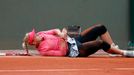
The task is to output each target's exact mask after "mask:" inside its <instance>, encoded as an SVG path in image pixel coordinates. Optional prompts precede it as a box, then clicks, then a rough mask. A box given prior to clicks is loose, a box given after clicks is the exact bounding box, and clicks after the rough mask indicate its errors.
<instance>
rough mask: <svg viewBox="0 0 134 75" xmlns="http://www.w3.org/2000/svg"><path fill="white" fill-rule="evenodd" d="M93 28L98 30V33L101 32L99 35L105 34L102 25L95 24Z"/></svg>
mask: <svg viewBox="0 0 134 75" xmlns="http://www.w3.org/2000/svg"><path fill="white" fill-rule="evenodd" d="M95 27H96V28H97V29H98V32H101V34H104V33H105V32H107V28H106V27H105V26H104V25H103V24H97V25H95Z"/></svg>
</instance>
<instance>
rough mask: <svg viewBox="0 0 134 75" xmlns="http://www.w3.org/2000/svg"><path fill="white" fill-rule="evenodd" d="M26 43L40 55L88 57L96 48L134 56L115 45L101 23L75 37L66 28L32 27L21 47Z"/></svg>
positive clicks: (111, 52)
mask: <svg viewBox="0 0 134 75" xmlns="http://www.w3.org/2000/svg"><path fill="white" fill-rule="evenodd" d="M98 37H99V38H100V39H97V38H98ZM27 45H32V46H35V47H36V48H37V50H38V51H39V53H40V54H41V55H42V56H70V57H88V56H90V55H91V54H94V53H96V52H97V51H98V50H104V51H105V52H107V53H110V54H119V55H122V56H125V57H134V51H127V50H122V49H119V48H118V45H115V43H114V42H113V40H112V38H111V36H110V34H109V32H108V30H107V28H106V27H105V26H104V25H102V24H97V25H93V26H91V27H89V28H87V29H85V30H84V31H82V32H81V33H80V34H79V35H78V36H77V37H75V38H72V37H69V36H68V35H67V29H66V28H63V30H60V29H51V30H47V31H40V32H36V31H35V30H34V29H33V30H32V31H31V32H29V33H26V35H25V37H24V39H23V43H22V47H23V48H24V49H26V48H27Z"/></svg>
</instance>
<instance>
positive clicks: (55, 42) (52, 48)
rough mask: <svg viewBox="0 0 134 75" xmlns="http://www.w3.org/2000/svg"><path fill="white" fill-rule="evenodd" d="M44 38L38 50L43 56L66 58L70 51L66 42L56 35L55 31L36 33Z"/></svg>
mask: <svg viewBox="0 0 134 75" xmlns="http://www.w3.org/2000/svg"><path fill="white" fill-rule="evenodd" d="M36 34H37V35H38V36H40V37H41V38H42V41H41V42H40V44H39V45H38V46H36V48H37V49H38V51H39V52H40V54H41V55H44V56H45V55H48V56H65V55H66V53H67V50H68V45H67V42H65V40H64V39H63V38H61V37H59V36H57V35H56V33H55V29H52V30H48V31H41V32H38V33H36Z"/></svg>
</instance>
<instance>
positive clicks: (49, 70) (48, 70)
mask: <svg viewBox="0 0 134 75" xmlns="http://www.w3.org/2000/svg"><path fill="white" fill-rule="evenodd" d="M99 70H102V69H98V68H92V69H37V70H0V72H68V71H99Z"/></svg>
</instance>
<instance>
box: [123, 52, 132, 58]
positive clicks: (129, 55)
mask: <svg viewBox="0 0 134 75" xmlns="http://www.w3.org/2000/svg"><path fill="white" fill-rule="evenodd" d="M123 55H124V56H127V57H134V51H123Z"/></svg>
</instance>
